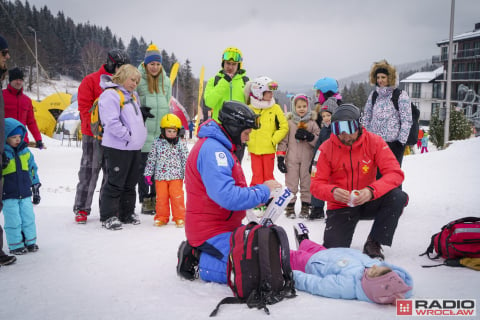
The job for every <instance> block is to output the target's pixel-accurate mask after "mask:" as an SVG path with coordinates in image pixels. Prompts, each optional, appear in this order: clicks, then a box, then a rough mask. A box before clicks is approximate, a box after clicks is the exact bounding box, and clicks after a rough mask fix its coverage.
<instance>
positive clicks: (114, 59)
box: [105, 49, 130, 73]
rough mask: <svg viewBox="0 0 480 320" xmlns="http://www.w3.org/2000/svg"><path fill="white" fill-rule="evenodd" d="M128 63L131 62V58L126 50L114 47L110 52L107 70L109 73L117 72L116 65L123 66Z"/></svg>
mask: <svg viewBox="0 0 480 320" xmlns="http://www.w3.org/2000/svg"><path fill="white" fill-rule="evenodd" d="M127 63H130V59H129V58H128V55H127V53H126V52H125V51H123V50H120V49H112V50H110V51H109V52H108V57H107V63H106V64H105V70H107V72H109V73H115V68H116V67H121V66H122V65H124V64H127Z"/></svg>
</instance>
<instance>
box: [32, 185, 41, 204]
mask: <svg viewBox="0 0 480 320" xmlns="http://www.w3.org/2000/svg"><path fill="white" fill-rule="evenodd" d="M41 186H42V184H41V183H36V184H34V185H33V186H32V194H33V199H32V202H33V204H39V203H40V199H41V198H40V187H41Z"/></svg>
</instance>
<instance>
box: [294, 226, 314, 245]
mask: <svg viewBox="0 0 480 320" xmlns="http://www.w3.org/2000/svg"><path fill="white" fill-rule="evenodd" d="M309 232H310V231H309V230H308V228H307V226H306V225H305V224H303V223H302V222H299V223H296V224H295V225H294V226H293V233H294V234H295V242H296V243H297V249H298V247H299V246H300V243H301V242H302V241H303V240H305V239H309V238H308V233H309Z"/></svg>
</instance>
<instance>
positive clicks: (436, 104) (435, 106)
mask: <svg viewBox="0 0 480 320" xmlns="http://www.w3.org/2000/svg"><path fill="white" fill-rule="evenodd" d="M439 109H440V103H437V102H435V103H432V115H433V114H435V113H436V112H437V110H439Z"/></svg>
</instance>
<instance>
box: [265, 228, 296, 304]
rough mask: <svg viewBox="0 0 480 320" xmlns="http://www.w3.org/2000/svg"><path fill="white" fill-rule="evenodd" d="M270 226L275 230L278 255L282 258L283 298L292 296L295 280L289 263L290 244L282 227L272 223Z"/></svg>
mask: <svg viewBox="0 0 480 320" xmlns="http://www.w3.org/2000/svg"><path fill="white" fill-rule="evenodd" d="M270 228H271V229H272V230H273V231H274V232H275V234H276V235H277V237H278V241H279V242H280V257H281V259H282V270H283V277H284V279H285V286H284V289H283V294H284V297H285V298H293V297H295V296H296V292H295V282H294V281H293V271H292V267H291V265H290V246H289V243H288V237H287V234H286V233H285V230H284V229H283V228H282V227H279V226H276V225H272V226H271V227H270Z"/></svg>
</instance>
